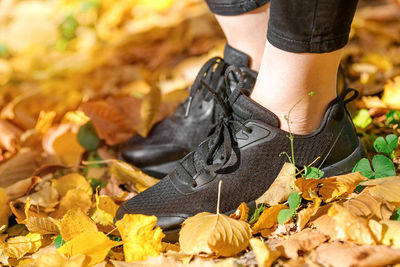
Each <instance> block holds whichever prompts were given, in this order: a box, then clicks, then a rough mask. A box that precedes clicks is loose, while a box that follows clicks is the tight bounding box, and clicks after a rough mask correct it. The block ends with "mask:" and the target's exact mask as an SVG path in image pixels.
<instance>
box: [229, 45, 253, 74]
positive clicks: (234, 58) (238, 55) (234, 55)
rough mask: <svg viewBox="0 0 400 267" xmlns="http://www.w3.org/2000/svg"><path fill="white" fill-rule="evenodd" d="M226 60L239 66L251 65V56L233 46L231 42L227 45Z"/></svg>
mask: <svg viewBox="0 0 400 267" xmlns="http://www.w3.org/2000/svg"><path fill="white" fill-rule="evenodd" d="M224 61H225V62H226V63H228V65H236V66H238V67H246V68H248V67H249V66H250V58H249V56H248V55H246V54H245V53H243V52H242V51H239V50H237V49H235V48H233V47H232V46H230V45H229V44H226V45H225V51H224Z"/></svg>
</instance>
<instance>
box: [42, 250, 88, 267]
mask: <svg viewBox="0 0 400 267" xmlns="http://www.w3.org/2000/svg"><path fill="white" fill-rule="evenodd" d="M88 261H89V258H88V257H87V256H85V255H82V254H79V255H75V256H73V257H66V256H65V255H64V254H61V253H60V252H58V251H52V252H49V253H46V254H43V255H40V256H39V257H38V259H37V260H36V265H35V266H37V267H84V266H87V265H88Z"/></svg>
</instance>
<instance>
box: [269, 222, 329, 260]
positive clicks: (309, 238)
mask: <svg viewBox="0 0 400 267" xmlns="http://www.w3.org/2000/svg"><path fill="white" fill-rule="evenodd" d="M327 239H328V238H327V236H325V235H324V234H322V233H321V232H319V231H317V230H314V229H309V228H307V229H305V230H303V231H301V232H298V233H295V234H294V235H292V236H290V237H289V238H288V239H287V240H284V241H282V242H281V243H279V244H278V245H277V246H276V249H277V250H278V251H280V252H281V253H282V255H283V256H285V257H287V258H297V257H299V256H302V254H303V253H306V252H309V251H311V250H313V249H314V248H316V247H318V246H319V245H320V244H322V243H324V242H325V241H326V240H327Z"/></svg>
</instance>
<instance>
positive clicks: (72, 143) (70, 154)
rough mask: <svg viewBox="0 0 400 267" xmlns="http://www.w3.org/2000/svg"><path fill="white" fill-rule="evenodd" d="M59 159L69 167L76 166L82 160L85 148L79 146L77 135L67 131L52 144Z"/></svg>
mask: <svg viewBox="0 0 400 267" xmlns="http://www.w3.org/2000/svg"><path fill="white" fill-rule="evenodd" d="M52 146H53V149H54V152H55V154H56V155H57V157H58V158H59V159H60V160H61V162H62V163H64V164H66V165H68V166H76V165H77V164H79V162H80V160H81V156H82V154H83V152H85V150H84V148H83V147H82V146H81V145H80V144H79V142H78V138H77V133H75V132H72V131H67V132H66V133H64V134H62V135H61V136H59V137H57V138H56V139H55V140H54V143H53V144H52Z"/></svg>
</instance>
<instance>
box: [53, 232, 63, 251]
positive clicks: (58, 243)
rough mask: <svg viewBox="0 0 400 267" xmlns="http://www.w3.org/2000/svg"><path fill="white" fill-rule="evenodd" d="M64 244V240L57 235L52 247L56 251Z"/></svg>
mask: <svg viewBox="0 0 400 267" xmlns="http://www.w3.org/2000/svg"><path fill="white" fill-rule="evenodd" d="M65 243H66V242H65V240H64V239H63V238H62V236H61V235H58V236H57V237H56V238H55V239H54V246H55V247H56V249H59V248H60V247H61V246H62V245H64V244H65Z"/></svg>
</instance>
